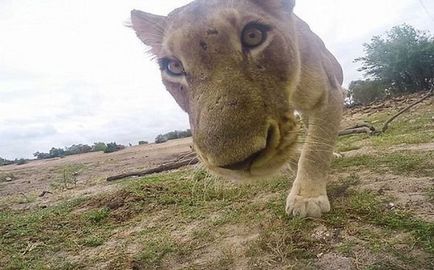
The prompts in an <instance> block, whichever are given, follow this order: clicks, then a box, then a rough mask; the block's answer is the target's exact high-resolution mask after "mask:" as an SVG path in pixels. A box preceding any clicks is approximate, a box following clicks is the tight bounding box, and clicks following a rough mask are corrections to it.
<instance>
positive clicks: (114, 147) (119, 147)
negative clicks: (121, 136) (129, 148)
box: [104, 142, 125, 153]
mask: <svg viewBox="0 0 434 270" xmlns="http://www.w3.org/2000/svg"><path fill="white" fill-rule="evenodd" d="M122 149H125V146H124V145H121V144H117V143H115V142H112V143H108V144H107V148H106V149H105V150H104V153H113V152H116V151H119V150H122Z"/></svg>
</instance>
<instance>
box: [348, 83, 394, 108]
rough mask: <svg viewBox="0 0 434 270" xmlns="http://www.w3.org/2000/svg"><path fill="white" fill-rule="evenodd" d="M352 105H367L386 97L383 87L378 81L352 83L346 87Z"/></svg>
mask: <svg viewBox="0 0 434 270" xmlns="http://www.w3.org/2000/svg"><path fill="white" fill-rule="evenodd" d="M348 88H349V89H348V94H349V98H350V100H351V101H352V103H356V104H362V105H367V104H369V103H371V102H373V101H377V100H383V99H384V98H385V97H386V90H385V86H384V84H383V82H382V81H380V80H369V79H368V80H366V81H362V80H359V81H352V82H351V83H350V86H349V87H348Z"/></svg>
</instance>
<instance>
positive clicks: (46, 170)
mask: <svg viewBox="0 0 434 270" xmlns="http://www.w3.org/2000/svg"><path fill="white" fill-rule="evenodd" d="M191 144H192V140H191V138H186V139H179V140H173V141H169V142H166V143H164V144H148V145H139V146H133V147H129V148H126V149H125V150H123V151H119V152H114V153H109V154H105V153H103V152H96V153H88V154H81V155H73V156H66V157H64V158H54V159H45V160H35V161H32V162H29V163H27V164H24V165H9V166H2V167H0V174H3V175H13V176H14V180H13V181H10V182H0V198H2V199H5V198H6V197H10V196H13V197H15V196H19V195H20V194H21V195H22V196H23V197H25V196H31V195H32V194H38V195H39V194H42V193H43V192H44V191H50V190H52V188H53V187H52V185H51V184H52V183H53V182H56V181H57V182H59V183H60V182H61V181H62V179H61V178H62V171H63V170H64V169H65V168H69V167H72V168H76V170H77V172H78V176H77V186H76V187H75V188H74V189H73V190H70V191H69V192H68V191H65V192H64V193H67V194H63V196H62V199H65V198H66V197H69V196H71V197H74V196H77V195H79V194H86V193H92V194H94V193H98V192H102V191H107V182H106V178H107V177H109V176H113V175H117V174H121V173H125V172H131V171H139V170H143V169H148V168H153V167H156V166H158V165H161V164H164V163H166V162H169V161H171V160H173V159H176V158H177V157H179V156H182V155H184V154H187V153H190V152H191V148H190V145H191ZM69 193H70V194H69ZM65 196H66V197H65ZM51 200H56V198H53V196H47V198H45V199H44V198H42V199H41V203H49V202H50V201H51ZM0 202H1V199H0Z"/></svg>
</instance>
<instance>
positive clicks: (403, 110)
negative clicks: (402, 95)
mask: <svg viewBox="0 0 434 270" xmlns="http://www.w3.org/2000/svg"><path fill="white" fill-rule="evenodd" d="M433 93H434V92H433V88H431V90H430V91H429V92H428V94H426V95H425V96H423V97H422V98H421V99H419V100H418V101H416V102H414V103H412V104H410V105H409V106H407V107H405V108H404V109H402V110H400V111H399V112H398V113H397V114H395V115H394V116H392V117H390V118H389V120H387V121H386V123H384V126H383V128H382V129H381V132H383V133H384V132H386V130H387V129H388V128H389V124H390V123H391V122H392V121H393V120H395V119H396V118H397V117H398V116H400V115H401V114H403V113H405V112H406V111H408V110H410V109H411V108H412V107H414V106H416V105H417V104H419V103H421V102H422V101H424V100H425V99H427V98H429V97H431V96H432V95H433Z"/></svg>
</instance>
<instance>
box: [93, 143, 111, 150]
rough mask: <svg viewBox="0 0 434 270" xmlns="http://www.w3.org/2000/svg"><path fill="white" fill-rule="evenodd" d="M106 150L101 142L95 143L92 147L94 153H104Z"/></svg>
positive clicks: (105, 146)
mask: <svg viewBox="0 0 434 270" xmlns="http://www.w3.org/2000/svg"><path fill="white" fill-rule="evenodd" d="M106 149H107V145H106V144H105V143H103V142H96V143H94V144H93V146H92V151H94V152H104V151H105V150H106Z"/></svg>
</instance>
